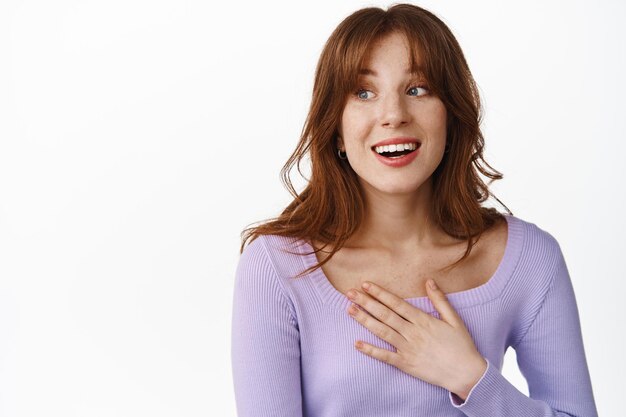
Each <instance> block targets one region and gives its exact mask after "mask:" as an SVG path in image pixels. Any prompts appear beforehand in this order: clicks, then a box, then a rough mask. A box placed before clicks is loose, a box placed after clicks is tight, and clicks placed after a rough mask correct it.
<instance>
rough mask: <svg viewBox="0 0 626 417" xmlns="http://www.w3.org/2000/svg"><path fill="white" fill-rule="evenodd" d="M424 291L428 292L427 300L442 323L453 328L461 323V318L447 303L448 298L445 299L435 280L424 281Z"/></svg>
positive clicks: (448, 302)
mask: <svg viewBox="0 0 626 417" xmlns="http://www.w3.org/2000/svg"><path fill="white" fill-rule="evenodd" d="M431 285H432V286H431ZM426 290H427V291H428V298H430V300H431V302H432V303H433V306H434V307H435V308H436V309H437V311H438V312H439V315H440V316H441V318H442V319H443V321H445V322H447V323H448V324H450V325H452V326H455V327H456V326H457V325H459V324H462V323H463V320H462V319H461V316H459V314H458V313H457V312H456V310H455V309H454V307H452V304H450V301H448V297H446V294H445V293H444V292H443V291H441V289H440V288H439V287H438V286H437V283H436V282H435V280H433V279H429V280H428V281H426Z"/></svg>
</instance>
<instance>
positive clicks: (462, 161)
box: [232, 4, 597, 417]
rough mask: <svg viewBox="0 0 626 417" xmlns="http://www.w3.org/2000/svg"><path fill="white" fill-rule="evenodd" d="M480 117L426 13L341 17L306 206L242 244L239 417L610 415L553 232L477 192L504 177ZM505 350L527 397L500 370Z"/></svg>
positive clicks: (301, 198) (236, 338)
mask: <svg viewBox="0 0 626 417" xmlns="http://www.w3.org/2000/svg"><path fill="white" fill-rule="evenodd" d="M480 110H481V107H480V99H479V96H478V92H477V89H476V86H475V84H474V81H473V78H472V75H471V73H470V70H469V68H468V66H467V63H466V61H465V58H464V56H463V53H462V51H461V48H460V47H459V45H458V43H457V41H456V39H455V38H454V36H453V35H452V33H451V32H450V30H449V29H448V27H447V26H446V25H445V24H444V23H443V22H442V21H441V20H440V19H438V18H437V17H436V16H435V15H433V14H432V13H430V12H428V11H426V10H424V9H422V8H419V7H417V6H414V5H408V4H398V5H395V6H393V7H391V8H389V9H388V10H383V9H379V8H365V9H362V10H359V11H357V12H355V13H353V14H352V15H350V16H349V17H347V18H346V19H345V20H344V21H343V22H341V23H340V25H339V26H338V27H337V28H336V30H335V31H334V32H333V34H332V35H331V37H330V39H329V40H328V42H327V43H326V45H325V48H324V50H323V52H322V55H321V57H320V60H319V64H318V67H317V71H316V74H315V85H314V90H313V99H312V104H311V108H310V112H309V115H308V118H307V121H306V125H305V129H304V130H303V134H302V137H301V139H300V143H299V144H298V147H297V149H296V150H295V152H294V154H293V155H292V157H291V158H290V160H289V161H288V162H287V164H286V166H285V167H284V168H283V175H284V176H285V173H286V172H288V171H289V168H290V167H291V166H292V165H293V164H294V163H295V162H296V161H298V162H299V161H300V160H301V159H302V157H303V156H304V155H305V154H306V153H307V152H308V153H309V154H310V158H311V166H312V176H311V179H310V181H309V184H308V186H307V187H306V188H305V190H304V191H302V192H301V193H300V194H298V193H296V192H295V190H294V189H293V186H291V183H290V182H289V179H288V177H286V179H287V181H286V182H287V183H288V184H289V185H290V190H291V192H292V193H293V195H294V197H295V198H294V200H293V202H292V203H291V204H290V205H289V206H288V207H287V208H286V209H285V210H284V211H283V212H282V214H281V215H280V216H279V217H277V218H275V219H272V220H271V221H269V222H267V223H265V224H263V225H260V226H257V227H255V228H252V229H247V230H248V231H249V233H248V234H247V236H245V237H244V240H243V244H242V247H241V251H242V255H241V258H240V261H239V265H238V267H237V271H236V279H235V290H234V302H233V315H232V370H233V378H234V388H235V395H236V403H237V409H238V414H239V417H252V416H255V417H261V416H267V417H283V416H284V417H302V416H307V417H344V416H345V417H352V416H361V417H381V416H393V417H403V416H406V417H409V416H411V417H415V416H431V417H434V416H453V415H458V416H463V415H466V416H475V417H496V416H506V417H516V416H520V417H521V416H523V417H532V416H537V417H539V416H586V417H591V416H596V415H597V411H596V407H595V402H594V398H593V392H592V387H591V380H590V376H589V372H588V368H587V363H586V358H585V352H584V346H583V340H582V335H581V329H580V322H579V316H578V310H577V305H576V299H575V295H574V292H573V287H572V283H571V281H570V278H569V274H568V270H567V266H566V264H565V260H564V257H563V254H562V252H561V249H560V246H559V244H558V242H557V241H556V240H555V238H554V237H553V236H552V235H550V234H549V233H548V232H546V231H544V230H542V229H540V228H539V227H537V226H536V225H534V224H533V223H530V222H527V221H524V220H522V219H520V218H517V217H515V216H513V214H512V213H511V211H510V210H508V209H507V213H499V212H498V211H497V210H496V209H494V208H486V207H483V206H482V205H481V203H483V202H484V201H485V200H486V199H487V198H488V197H489V196H490V195H492V194H491V193H490V192H489V189H488V187H487V185H486V184H485V183H483V182H482V180H481V179H480V177H479V175H478V174H479V172H480V173H482V174H484V175H486V176H487V177H489V178H491V179H492V180H493V179H500V178H502V174H500V173H499V172H497V171H494V172H490V171H488V170H486V169H484V168H483V167H482V166H481V165H480V162H484V160H483V155H482V151H483V145H484V141H483V137H482V134H481V130H480V127H479V125H480V119H481V113H480ZM487 166H489V165H488V164H487ZM492 170H493V169H492ZM498 201H499V200H498ZM503 206H504V205H503ZM505 207H506V206H505ZM250 238H252V240H251V242H250V243H249V244H248V246H247V247H245V249H244V246H245V243H246V241H247V240H248V239H250ZM325 248H328V250H325ZM431 283H432V284H435V285H433V286H432V287H431V286H430V284H431ZM367 284H369V287H367ZM509 347H512V348H513V349H515V351H516V354H517V361H518V364H519V367H520V370H521V372H522V374H523V375H524V376H525V378H526V379H527V382H528V388H529V393H530V397H528V396H526V395H524V394H523V393H521V392H520V391H519V390H518V389H516V388H515V386H514V385H512V384H511V383H510V382H509V381H507V380H506V379H505V378H504V377H503V376H502V374H501V372H500V369H501V368H502V363H503V359H504V354H505V352H506V350H507V348H509Z"/></svg>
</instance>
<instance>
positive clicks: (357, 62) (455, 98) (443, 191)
mask: <svg viewBox="0 0 626 417" xmlns="http://www.w3.org/2000/svg"><path fill="white" fill-rule="evenodd" d="M391 32H399V33H402V34H404V35H405V36H406V38H407V39H408V41H409V45H410V54H411V55H410V58H411V62H412V68H411V69H412V70H415V71H417V70H418V67H417V60H416V57H417V56H420V57H422V58H423V66H422V68H421V70H422V72H423V74H424V76H425V78H426V80H428V85H429V91H430V93H431V94H435V95H436V96H437V97H439V98H440V99H441V100H442V102H443V103H444V105H445V107H446V110H447V114H448V120H447V136H446V146H447V148H448V150H447V152H446V153H445V154H444V156H443V159H442V161H441V163H440V164H439V166H438V167H437V168H436V169H435V171H434V172H433V174H432V177H431V178H432V201H431V204H432V206H431V215H430V218H431V220H432V221H433V222H435V223H436V224H438V225H439V226H440V227H441V228H442V230H444V231H445V232H446V233H447V234H448V235H450V236H453V237H455V238H457V239H465V240H467V249H466V251H465V253H464V255H463V256H462V257H461V258H460V259H459V260H457V261H456V262H455V263H453V264H452V265H449V266H448V267H447V268H451V267H454V266H455V265H457V264H458V263H460V262H461V261H462V260H463V259H465V258H466V257H468V256H469V254H470V252H471V249H472V246H473V245H474V244H475V243H476V241H477V240H478V239H479V238H480V236H481V235H482V233H483V232H484V231H485V230H487V229H488V228H490V227H491V226H492V225H493V224H494V223H495V222H496V221H497V220H499V219H503V217H502V214H501V213H499V212H498V211H497V210H496V209H495V208H487V207H483V206H482V205H481V203H483V202H484V201H486V200H487V198H488V197H489V196H490V195H491V196H493V197H494V198H495V199H496V200H497V201H498V202H499V203H500V204H501V205H502V206H504V207H505V208H506V210H507V212H508V213H509V214H513V213H511V211H510V210H509V209H508V208H507V207H506V206H505V205H504V204H503V203H502V202H501V201H500V200H498V199H497V198H496V197H495V195H493V194H492V193H491V192H490V191H489V188H488V185H487V184H485V183H484V182H483V181H482V179H481V178H480V177H479V172H480V173H482V174H483V175H485V176H486V177H489V178H491V181H490V182H489V184H491V182H493V181H494V180H498V179H502V177H503V176H502V174H501V173H500V172H498V171H496V170H494V169H493V168H492V167H491V166H490V165H489V164H487V162H485V160H484V158H483V148H484V139H483V135H482V132H481V130H480V123H481V120H482V113H481V111H482V108H481V103H480V98H479V95H478V89H477V86H476V83H475V81H474V79H473V77H472V74H471V72H470V70H469V67H468V65H467V62H466V60H465V57H464V55H463V52H462V50H461V47H460V46H459V44H458V42H457V40H456V38H455V37H454V35H453V34H452V32H451V31H450V29H449V28H448V27H447V26H446V25H445V24H444V23H443V22H442V21H441V20H440V19H439V18H438V17H437V16H435V15H434V14H432V13H431V12H429V11H427V10H425V9H422V8H420V7H418V6H415V5H410V4H396V5H394V6H392V7H390V8H389V9H388V10H383V9H381V8H376V7H368V8H364V9H361V10H357V11H356V12H354V13H353V14H351V15H350V16H348V17H347V18H346V19H344V20H343V21H342V22H341V23H340V24H339V26H337V28H336V29H335V30H334V31H333V33H332V34H331V36H330V38H329V39H328V41H327V42H326V44H325V46H324V49H323V51H322V53H321V56H320V59H319V61H318V64H317V69H316V72H315V82H314V86H313V97H312V101H311V106H310V109H309V113H308V116H307V119H306V121H305V124H304V128H303V130H302V135H301V137H300V141H299V143H298V146H297V147H296V149H295V150H294V152H293V153H292V155H291V156H290V158H289V160H288V161H287V162H286V164H285V165H284V166H283V168H282V169H281V177H282V179H283V183H284V184H285V185H286V187H287V188H288V190H289V192H290V193H291V194H292V196H293V197H294V199H293V201H292V202H291V203H290V204H289V205H288V206H287V207H286V208H285V209H284V210H283V211H282V213H281V214H280V215H279V216H278V217H275V218H273V219H269V220H268V221H266V222H265V223H264V224H261V225H259V226H254V227H250V228H246V229H245V230H244V231H243V232H242V244H241V248H240V253H243V250H244V247H245V245H246V241H247V240H249V239H251V241H253V240H254V239H256V238H257V237H258V236H260V235H263V234H275V235H280V236H288V237H295V238H301V239H306V240H308V241H310V242H312V241H313V240H315V241H320V242H322V243H323V244H324V246H323V247H326V245H328V244H331V247H332V248H333V250H332V251H331V252H330V254H329V256H328V257H327V258H326V259H324V261H322V262H320V263H318V264H317V265H314V266H313V267H311V268H309V269H307V270H305V271H303V272H302V273H300V274H298V275H297V276H298V277H299V276H302V275H304V274H306V273H308V272H311V271H313V270H315V269H317V268H319V267H321V266H322V265H323V264H324V263H326V262H328V260H330V258H331V257H332V256H333V255H334V253H335V252H337V251H338V250H339V249H340V248H341V247H342V246H343V244H344V243H345V241H346V240H347V239H348V238H349V237H350V236H351V235H352V234H353V233H354V232H355V231H356V230H357V229H358V228H359V226H360V224H361V222H362V220H363V218H364V213H365V210H364V208H365V199H364V195H363V191H362V189H361V186H360V184H359V181H358V177H357V175H356V173H355V172H354V171H353V170H352V168H351V167H350V165H349V164H348V163H346V162H343V160H341V159H339V158H338V157H337V153H336V152H337V151H336V149H337V136H338V131H337V126H338V125H339V122H340V119H341V115H342V113H343V109H344V106H345V103H346V100H347V98H348V97H349V94H351V93H352V92H353V91H354V90H355V88H356V87H357V80H358V71H359V69H361V67H362V64H363V62H364V57H365V56H366V55H367V52H368V49H369V48H370V45H372V43H373V42H375V41H376V40H378V39H380V38H381V37H383V36H384V35H387V34H389V33H391ZM307 153H308V154H310V159H311V179H310V180H309V182H308V185H307V186H306V188H305V189H304V190H303V191H302V192H301V193H299V194H298V193H297V192H296V190H295V189H294V188H293V185H292V184H291V181H290V179H289V172H290V171H291V169H292V167H293V166H294V164H296V163H297V167H298V172H300V162H301V160H302V159H303V157H304V156H305V155H306V154H307ZM483 163H484V165H486V166H487V167H489V169H490V170H491V172H490V171H489V170H487V169H486V168H485V167H483V166H481V165H482V164H483ZM300 173H301V172H300ZM322 249H323V248H320V249H317V250H314V252H315V253H317V252H318V251H320V250H322ZM309 254H310V253H309Z"/></svg>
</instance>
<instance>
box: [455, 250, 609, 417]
mask: <svg viewBox="0 0 626 417" xmlns="http://www.w3.org/2000/svg"><path fill="white" fill-rule="evenodd" d="M558 249H559V250H558V251H557V265H556V267H555V273H554V275H553V277H552V281H551V283H550V287H549V289H548V291H547V292H546V295H545V299H544V300H543V304H542V305H541V307H540V308H539V311H538V313H537V314H536V316H535V319H534V321H533V322H532V323H531V324H530V326H529V327H528V330H527V332H526V334H525V335H524V336H523V337H522V338H521V341H520V342H519V343H518V344H517V346H513V347H514V348H515V352H516V355H517V363H518V366H519V368H520V371H521V373H522V375H524V377H525V378H526V381H527V383H528V391H529V395H530V398H529V397H527V396H526V395H524V394H523V393H522V392H520V391H519V390H518V389H517V388H516V387H515V386H514V385H512V384H511V383H510V382H509V381H507V380H506V379H505V378H504V377H503V376H502V374H501V373H500V372H499V370H498V369H497V368H496V367H495V366H494V365H493V364H492V363H491V362H489V360H487V363H488V365H487V369H486V370H485V372H484V374H483V375H482V377H481V378H480V380H479V381H478V382H477V383H476V385H475V386H474V387H473V388H472V390H471V391H470V393H469V395H468V397H467V398H466V399H465V402H464V403H463V402H462V400H461V399H460V398H459V397H457V396H456V395H454V394H451V393H450V401H451V403H452V404H453V405H454V407H456V408H457V409H459V410H461V411H462V412H463V413H465V414H466V415H467V416H470V417H479V416H480V417H496V416H507V417H518V416H519V417H522V416H523V417H547V416H555V417H556V416H558V417H566V416H567V417H597V415H598V412H597V410H596V405H595V401H594V397H593V391H592V387H591V378H590V375H589V370H588V367H587V360H586V357H585V351H584V346H583V339H582V334H581V328H580V319H579V313H578V307H577V304H576V298H575V295H574V289H573V286H572V282H571V280H570V276H569V273H568V270H567V266H566V264H565V260H564V258H563V254H562V252H561V250H560V247H559V248H558Z"/></svg>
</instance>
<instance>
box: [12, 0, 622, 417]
mask: <svg viewBox="0 0 626 417" xmlns="http://www.w3.org/2000/svg"><path fill="white" fill-rule="evenodd" d="M223 3H228V5H226V4H222V5H215V4H212V2H207V1H182V0H177V1H174V0H169V1H155V0H151V1H147V0H146V1H138V0H123V1H121V0H114V1H112V0H109V1H68V0H65V1H55V2H49V1H8V2H7V1H3V2H2V3H0V415H2V416H7V417H8V416H44V415H45V416H64V417H67V416H112V415H115V416H148V415H149V416H173V415H184V416H207V415H211V416H218V415H219V416H235V403H234V392H233V388H232V377H231V373H230V372H231V368H230V356H229V355H230V314H231V306H232V289H233V279H234V272H235V268H236V265H237V261H238V257H239V245H240V243H241V241H240V233H241V231H242V229H243V228H244V227H246V226H247V225H249V224H251V223H253V222H257V221H260V220H263V219H267V218H270V217H273V216H275V215H277V214H278V213H279V212H280V211H281V210H282V209H283V208H284V207H285V206H286V205H287V204H288V203H289V202H290V201H291V200H290V196H289V194H288V192H287V191H286V189H285V188H283V185H282V184H281V182H280V179H279V171H280V168H281V167H282V165H283V164H284V163H285V161H286V160H287V158H288V157H289V155H290V154H291V152H292V151H293V149H294V147H295V145H296V143H297V140H298V138H299V134H300V132H301V129H302V125H303V122H304V119H305V117H306V112H307V110H308V105H309V102H310V95H311V90H312V85H313V74H314V69H315V65H316V62H317V59H318V57H319V54H320V52H321V50H322V46H323V44H324V42H325V41H326V39H327V38H328V36H329V35H330V33H331V32H332V30H333V29H334V28H335V26H336V25H337V24H339V22H340V21H341V20H343V19H344V18H345V17H347V16H348V15H349V14H350V13H352V12H353V11H355V10H357V9H359V8H361V7H365V6H382V7H386V6H389V5H390V3H364V2H359V1H341V2H336V1H316V2H315V3H314V2H308V3H298V2H294V1H285V2H263V3H260V2H254V1H248V2H241V1H239V2H223ZM337 3H339V5H338V4H337ZM418 5H421V6H423V7H426V8H427V9H429V10H431V11H432V12H434V13H436V14H437V15H438V16H440V17H441V18H442V19H443V20H444V21H445V22H446V23H447V24H448V25H449V26H450V28H451V29H452V31H453V32H454V33H455V35H456V36H457V37H458V40H459V42H460V44H461V46H462V48H463V50H464V52H465V55H466V58H467V60H468V62H469V65H470V68H471V69H472V72H473V74H474V77H475V78H476V80H477V82H478V85H479V87H480V91H481V93H482V97H483V100H484V105H485V112H486V115H485V121H484V123H483V129H484V133H485V138H486V151H485V157H486V159H487V161H488V162H489V163H490V164H492V166H494V167H495V168H496V169H498V170H500V171H501V172H503V173H504V176H505V177H504V180H502V181H499V182H496V183H495V184H494V186H493V190H494V192H495V194H496V195H497V196H498V198H500V199H501V200H502V201H503V202H504V203H505V204H506V205H507V206H508V207H509V208H510V209H511V210H512V211H513V213H514V214H515V215H516V216H518V217H520V218H521V219H524V220H526V221H530V222H532V223H535V224H536V225H538V226H539V227H540V228H542V229H544V230H546V231H548V232H549V233H551V234H552V235H553V236H555V237H556V238H557V240H558V241H559V243H560V245H561V248H562V250H563V253H564V255H565V257H566V261H567V263H568V268H569V271H570V275H571V279H572V281H573V284H574V287H575V291H576V296H577V301H578V307H579V310H580V314H581V326H582V329H583V336H584V342H585V349H586V352H587V359H588V364H589V368H590V372H591V376H592V382H593V386H594V394H595V397H596V402H597V405H598V410H599V412H600V415H607V416H609V415H617V414H618V410H620V409H622V407H623V404H622V401H621V400H622V398H623V388H624V387H623V381H622V380H621V379H619V377H618V376H620V375H624V374H626V363H625V361H624V359H623V358H624V341H625V340H624V339H625V338H624V332H623V330H622V329H623V325H624V317H625V312H626V307H625V305H626V303H624V301H623V299H624V290H625V289H626V286H625V285H624V279H625V278H626V274H625V273H624V267H623V265H624V258H623V256H624V255H623V252H624V249H625V245H624V232H625V231H626V230H625V229H626V228H625V227H624V225H625V221H624V211H625V209H626V204H625V198H624V194H625V193H624V188H625V187H624V180H626V175H625V169H624V163H623V158H624V155H625V153H626V147H625V145H624V141H625V139H626V135H625V130H626V129H625V125H624V105H623V100H624V98H625V97H626V82H625V81H624V76H623V74H625V73H626V62H625V61H626V58H625V54H624V46H623V40H624V39H626V29H625V27H624V25H623V24H622V21H623V20H624V18H625V17H626V13H625V12H626V8H625V6H624V3H623V2H618V1H608V0H606V1H598V2H581V1H551V2H545V1H526V2H524V3H519V2H518V3H510V2H507V3H504V2H498V1H473V2H464V1H423V2H420V3H418ZM306 167H308V165H306V166H305V168H306ZM306 172H307V171H306V169H305V173H306ZM292 178H293V181H294V184H295V185H296V188H297V189H299V190H300V189H302V188H303V184H304V180H303V179H302V178H301V177H300V176H299V175H298V173H297V172H294V173H293V177H292ZM618 329H619V330H618ZM503 373H504V374H505V376H506V377H507V378H508V379H509V380H510V381H511V382H513V383H514V384H515V385H516V386H517V387H518V388H519V389H520V390H522V391H523V392H524V393H527V390H526V385H525V382H524V380H523V378H522V376H521V375H520V373H519V371H518V370H517V367H516V364H515V357H514V352H513V351H512V350H509V353H508V354H507V356H506V361H505V367H504V370H503Z"/></svg>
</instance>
